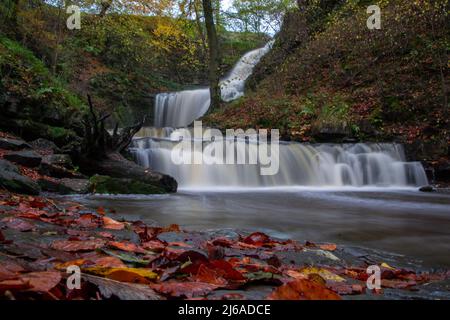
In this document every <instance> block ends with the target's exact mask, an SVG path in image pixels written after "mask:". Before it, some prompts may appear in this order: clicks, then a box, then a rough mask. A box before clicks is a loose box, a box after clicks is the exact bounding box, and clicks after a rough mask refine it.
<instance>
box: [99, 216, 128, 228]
mask: <svg viewBox="0 0 450 320" xmlns="http://www.w3.org/2000/svg"><path fill="white" fill-rule="evenodd" d="M103 228H105V229H110V230H122V229H123V228H125V224H124V223H122V222H118V221H116V220H114V219H111V218H108V217H103Z"/></svg>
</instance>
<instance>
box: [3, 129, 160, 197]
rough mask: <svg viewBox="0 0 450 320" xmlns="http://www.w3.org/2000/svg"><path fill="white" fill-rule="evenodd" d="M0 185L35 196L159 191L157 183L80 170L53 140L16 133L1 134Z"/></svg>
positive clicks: (149, 192) (158, 192)
mask: <svg viewBox="0 0 450 320" xmlns="http://www.w3.org/2000/svg"><path fill="white" fill-rule="evenodd" d="M0 186H1V187H2V188H4V189H6V190H8V191H11V192H17V193H23V194H29V195H38V194H40V193H41V192H47V193H57V194H85V193H90V192H92V193H108V194H129V193H133V194H160V193H166V192H167V191H166V190H164V188H162V187H160V186H158V185H157V184H149V183H145V182H141V181H137V180H133V179H127V178H112V177H109V176H100V175H93V176H91V177H88V176H86V175H84V174H82V173H80V172H79V169H78V168H77V167H76V166H75V165H74V163H73V162H72V159H71V157H70V155H68V154H67V153H63V151H62V150H60V148H58V147H57V146H56V145H55V144H54V143H53V142H51V141H49V140H46V139H42V138H39V139H37V140H34V141H30V142H26V141H24V140H22V139H20V138H18V137H16V136H12V135H8V134H5V133H1V135H0Z"/></svg>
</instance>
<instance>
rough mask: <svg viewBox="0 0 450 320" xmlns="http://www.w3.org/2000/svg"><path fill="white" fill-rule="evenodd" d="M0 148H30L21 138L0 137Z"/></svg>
mask: <svg viewBox="0 0 450 320" xmlns="http://www.w3.org/2000/svg"><path fill="white" fill-rule="evenodd" d="M0 149H6V150H22V149H31V146H30V145H29V144H27V143H26V142H25V141H23V140H18V139H9V138H0Z"/></svg>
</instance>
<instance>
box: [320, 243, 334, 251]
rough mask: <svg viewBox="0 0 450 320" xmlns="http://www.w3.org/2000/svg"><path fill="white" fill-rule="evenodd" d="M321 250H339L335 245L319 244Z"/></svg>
mask: <svg viewBox="0 0 450 320" xmlns="http://www.w3.org/2000/svg"><path fill="white" fill-rule="evenodd" d="M319 248H320V249H322V250H326V251H335V250H336V249H337V245H335V244H334V243H325V244H319Z"/></svg>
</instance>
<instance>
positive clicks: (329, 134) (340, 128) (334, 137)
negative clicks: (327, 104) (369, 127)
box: [311, 123, 352, 142]
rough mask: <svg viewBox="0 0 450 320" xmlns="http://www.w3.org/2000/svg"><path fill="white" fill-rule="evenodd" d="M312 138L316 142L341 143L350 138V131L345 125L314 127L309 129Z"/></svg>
mask: <svg viewBox="0 0 450 320" xmlns="http://www.w3.org/2000/svg"><path fill="white" fill-rule="evenodd" d="M311 133H312V136H313V137H314V139H315V140H316V141H318V142H343V140H348V139H351V138H352V130H351V128H350V127H349V126H347V124H346V123H342V124H326V123H322V124H320V125H315V126H313V127H312V129H311Z"/></svg>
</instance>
